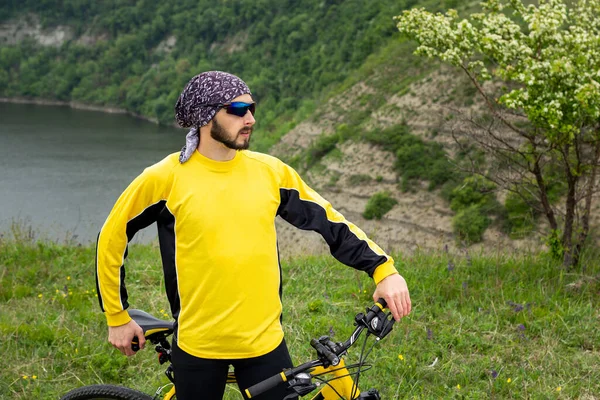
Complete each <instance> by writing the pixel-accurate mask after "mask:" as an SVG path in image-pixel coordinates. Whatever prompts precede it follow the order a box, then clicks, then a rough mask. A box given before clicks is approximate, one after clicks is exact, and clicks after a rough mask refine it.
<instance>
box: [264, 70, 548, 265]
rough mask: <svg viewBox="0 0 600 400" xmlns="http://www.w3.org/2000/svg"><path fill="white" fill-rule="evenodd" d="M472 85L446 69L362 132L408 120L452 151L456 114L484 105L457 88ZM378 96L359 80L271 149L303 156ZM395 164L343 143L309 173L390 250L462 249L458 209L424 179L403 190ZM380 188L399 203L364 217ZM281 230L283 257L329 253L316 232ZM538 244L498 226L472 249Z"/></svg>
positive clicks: (387, 155) (367, 147) (376, 151)
mask: <svg viewBox="0 0 600 400" xmlns="http://www.w3.org/2000/svg"><path fill="white" fill-rule="evenodd" d="M467 83H468V82H465V78H464V77H461V75H460V73H459V72H458V71H456V70H452V69H450V68H448V67H443V68H441V69H440V70H438V71H436V72H434V73H433V74H431V75H430V76H428V77H426V78H425V79H423V80H421V81H420V82H417V83H415V84H413V85H412V86H411V87H410V88H409V90H407V91H405V92H404V93H403V94H398V95H395V96H391V97H390V98H389V99H388V100H387V102H386V103H385V104H384V105H383V106H382V107H380V108H378V109H376V110H374V111H373V113H372V114H371V117H370V119H369V121H368V122H367V123H366V124H364V125H362V126H361V127H359V128H358V127H357V129H365V130H372V129H376V128H380V129H383V128H387V127H390V126H393V125H397V124H401V123H407V124H408V126H409V127H410V129H411V133H413V134H417V135H419V136H421V137H423V138H424V139H426V140H433V141H436V142H439V143H442V144H443V145H444V148H446V149H447V151H450V152H452V151H453V150H452V148H453V147H454V146H455V142H454V139H453V138H452V134H451V133H452V131H453V130H454V129H455V128H456V124H457V122H456V121H455V120H452V119H451V118H449V117H448V116H449V115H450V114H453V113H454V114H456V113H457V112H458V113H462V114H463V115H467V116H468V115H471V114H473V115H474V114H480V113H481V112H482V111H483V110H484V106H485V104H484V103H483V101H481V100H478V99H477V98H473V95H474V94H475V93H466V94H465V93H464V92H461V91H460V90H464V89H460V86H461V85H465V84H467ZM457 87H459V88H457ZM374 93H375V92H374V91H373V89H372V88H370V87H368V86H367V85H366V84H364V83H362V82H361V83H360V84H357V85H355V86H354V87H352V88H351V89H350V90H348V91H347V92H345V93H343V94H342V95H339V96H337V97H335V98H334V99H332V100H331V101H329V102H328V104H327V105H325V106H323V107H322V113H321V114H320V115H319V116H318V117H317V118H315V119H314V120H312V121H305V122H303V123H301V124H299V125H298V126H296V128H294V129H293V130H291V131H290V132H289V133H288V134H287V135H286V136H284V137H283V139H282V140H281V143H279V144H278V145H277V146H275V147H274V148H273V149H272V150H273V152H274V154H276V155H277V154H280V155H281V154H286V155H290V154H298V153H299V152H301V151H302V150H303V149H306V148H308V147H309V146H310V144H311V143H312V142H313V141H314V140H316V139H317V138H318V137H319V136H320V135H321V134H323V133H324V134H331V133H332V132H334V131H335V127H336V126H337V125H338V124H341V123H345V121H344V117H343V116H342V115H344V112H343V111H347V109H348V107H351V106H357V104H358V107H360V103H359V102H356V101H354V102H352V101H350V99H357V98H360V96H361V95H370V94H374ZM469 96H470V98H469ZM346 115H347V114H346ZM394 162H395V155H394V154H392V153H391V152H389V151H386V150H385V149H383V148H381V147H379V146H375V145H372V144H369V143H357V142H345V143H343V144H341V145H338V146H337V150H336V151H334V152H332V153H330V155H328V156H326V157H325V158H324V159H323V160H322V161H321V164H322V167H321V168H313V169H311V170H310V172H308V173H307V174H305V175H306V176H305V178H306V180H307V181H308V182H309V183H310V184H311V186H313V187H314V188H315V189H316V190H317V191H318V192H319V193H320V194H321V195H322V196H323V197H324V198H326V199H327V200H329V201H330V202H331V203H332V204H333V206H334V208H336V209H337V210H338V211H340V212H341V213H342V214H343V215H344V216H345V217H346V218H347V219H348V220H349V221H352V222H353V223H355V224H356V225H357V226H359V227H360V228H361V229H362V230H363V231H365V232H366V233H367V234H368V235H369V237H371V238H372V239H373V240H375V241H376V242H377V243H378V244H379V245H380V246H382V247H383V248H384V249H386V250H388V251H391V250H399V251H402V252H408V253H411V252H413V251H416V250H418V249H422V250H442V249H449V250H453V251H463V249H464V245H463V244H461V243H458V242H457V240H456V238H455V236H454V234H453V233H452V230H453V229H452V217H453V215H454V213H453V212H452V211H451V210H450V209H449V205H448V204H447V203H446V202H445V201H444V200H443V199H442V198H441V197H440V195H439V193H438V192H435V191H434V192H431V191H428V190H427V183H426V182H422V184H421V187H420V188H416V190H415V191H413V192H402V191H401V190H400V189H399V185H398V183H399V180H400V178H399V176H398V175H397V173H396V172H395V170H394ZM381 191H387V192H389V193H390V194H391V195H392V197H394V198H395V199H396V200H397V201H398V204H397V205H396V206H394V208H392V210H391V211H389V212H388V213H387V214H386V215H385V216H384V217H383V218H382V219H381V220H366V219H365V218H364V217H363V216H362V214H363V212H364V210H365V207H366V204H367V202H368V200H369V198H370V197H371V196H372V195H373V194H375V193H377V192H381ZM277 228H278V232H279V238H280V248H281V252H282V255H284V256H288V255H294V254H305V253H323V252H327V251H328V248H327V246H326V244H325V243H324V241H323V239H322V238H321V237H320V236H319V235H318V234H315V233H312V232H300V231H298V230H297V229H295V228H293V227H291V226H290V225H289V224H287V223H285V222H283V221H280V222H278V224H277ZM540 246H541V240H540V239H539V237H537V236H536V235H532V237H531V238H527V239H523V240H511V239H509V238H508V237H507V236H506V235H505V234H503V233H501V232H500V231H498V230H497V229H495V228H489V229H488V230H487V231H486V233H485V235H484V241H483V242H482V243H480V244H477V245H474V246H471V247H470V248H469V249H470V251H475V252H479V251H490V250H493V251H497V250H498V249H511V250H510V251H522V250H523V251H529V250H532V249H536V248H540Z"/></svg>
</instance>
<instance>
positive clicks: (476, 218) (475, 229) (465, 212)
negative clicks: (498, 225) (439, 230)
mask: <svg viewBox="0 0 600 400" xmlns="http://www.w3.org/2000/svg"><path fill="white" fill-rule="evenodd" d="M490 222H491V220H490V219H489V218H488V216H487V213H486V212H485V211H484V210H483V208H482V207H481V206H480V205H477V204H472V205H470V206H469V207H467V208H464V209H462V210H460V211H459V212H457V213H456V215H455V216H454V218H453V220H452V226H453V228H454V232H455V233H456V234H457V235H458V237H459V238H460V239H462V240H464V241H466V242H467V243H469V244H470V243H477V242H481V240H482V239H483V233H484V232H485V230H486V229H487V227H488V226H489V225H490Z"/></svg>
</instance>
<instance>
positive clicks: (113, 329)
mask: <svg viewBox="0 0 600 400" xmlns="http://www.w3.org/2000/svg"><path fill="white" fill-rule="evenodd" d="M134 336H137V337H138V339H139V346H140V349H143V348H144V345H145V344H146V338H145V337H144V331H143V330H142V328H141V327H140V326H139V325H138V324H137V322H135V321H134V320H131V321H129V322H128V323H126V324H125V325H120V326H109V327H108V341H109V343H110V344H112V345H113V346H114V347H115V348H117V349H118V350H119V351H120V352H121V353H123V354H124V355H126V356H132V355H134V354H135V351H133V349H132V348H131V341H132V340H133V337H134Z"/></svg>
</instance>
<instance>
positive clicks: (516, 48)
mask: <svg viewBox="0 0 600 400" xmlns="http://www.w3.org/2000/svg"><path fill="white" fill-rule="evenodd" d="M569 4H571V6H567V5H566V4H565V3H564V2H563V1H561V0H539V3H538V4H537V5H527V6H526V5H524V4H523V3H522V1H521V0H489V1H487V2H485V3H482V6H483V12H482V13H477V14H472V15H471V16H470V17H469V18H468V19H461V18H459V16H458V13H457V12H456V11H454V10H450V11H448V12H447V13H446V14H440V13H437V14H432V13H430V12H427V11H425V10H424V9H413V10H408V11H405V12H404V14H403V15H401V16H398V17H396V20H397V26H398V29H399V30H400V31H401V32H402V33H404V34H406V35H407V36H408V37H410V38H412V39H414V40H416V41H417V42H418V44H419V46H418V48H417V50H416V54H418V55H423V56H427V57H432V58H438V59H440V60H442V61H444V62H446V63H450V64H452V65H454V66H456V67H459V68H460V69H462V70H463V71H464V72H465V73H466V74H467V75H468V77H469V78H470V80H471V82H472V83H473V85H475V87H476V88H477V90H478V92H479V94H480V95H481V96H482V97H483V99H484V100H485V104H486V105H487V107H488V108H489V110H490V112H491V114H492V115H493V116H494V117H495V120H496V121H497V122H498V123H499V125H501V127H502V128H503V129H504V130H509V131H510V132H512V136H515V137H517V138H519V140H517V141H516V142H515V141H514V140H509V139H507V137H506V135H502V134H499V133H498V130H497V129H495V128H494V125H489V126H486V127H483V126H482V127H481V128H484V129H481V130H480V136H479V138H480V140H478V141H477V142H476V143H478V144H480V145H482V148H483V149H484V150H487V151H488V153H490V154H492V155H493V156H495V157H497V158H504V164H505V165H506V164H507V163H506V161H507V160H508V161H509V162H508V165H509V167H510V168H509V169H510V170H511V171H512V173H511V176H512V177H513V178H514V177H519V181H518V182H517V181H515V180H514V179H513V180H502V179H499V178H498V176H500V174H499V172H498V170H496V171H492V170H491V169H488V170H487V171H484V172H483V174H484V175H485V176H486V177H488V178H489V179H492V180H494V181H495V182H497V183H498V182H500V183H504V184H505V185H504V187H505V188H506V189H508V190H512V191H514V192H520V193H522V194H523V193H524V191H526V190H527V188H532V187H533V188H534V190H533V191H532V192H530V193H529V196H524V198H528V199H530V200H531V198H532V196H531V194H533V195H534V198H535V202H534V203H535V204H532V206H537V207H539V208H540V211H541V212H542V213H543V214H544V215H545V216H546V218H547V220H548V223H549V226H550V229H551V230H552V232H551V233H550V235H549V236H550V237H554V238H555V240H556V241H555V243H554V245H555V247H558V248H559V250H560V254H561V255H562V257H563V263H564V265H565V266H571V265H574V264H576V263H578V261H579V256H580V252H581V249H582V247H583V245H584V242H585V241H586V239H587V238H588V235H589V231H590V213H591V210H592V204H593V202H594V199H595V196H594V193H595V190H596V185H597V180H598V179H597V178H598V177H597V174H598V167H599V163H598V161H599V159H600V0H579V1H570V2H569ZM487 80H494V81H499V82H503V86H502V89H499V90H498V89H497V88H498V87H499V85H484V82H485V81H487ZM488 88H490V89H488ZM493 88H496V89H493ZM495 126H496V127H498V125H495ZM515 143H516V144H515ZM557 171H558V172H559V173H558V174H557ZM505 176H506V169H505ZM556 179H559V180H561V181H562V183H563V185H564V186H565V188H566V190H565V193H563V196H561V200H560V202H559V203H556V202H552V201H550V200H549V197H548V187H549V185H551V184H553V183H555V180H556Z"/></svg>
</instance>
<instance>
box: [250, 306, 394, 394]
mask: <svg viewBox="0 0 600 400" xmlns="http://www.w3.org/2000/svg"><path fill="white" fill-rule="evenodd" d="M386 306H387V303H386V301H385V300H384V299H382V298H380V299H379V300H377V302H376V303H375V304H374V305H373V306H372V307H371V308H369V309H367V314H366V315H364V314H358V315H357V316H356V318H355V322H356V323H357V325H358V326H357V328H356V329H355V330H354V333H352V335H351V336H350V339H348V340H347V341H346V342H344V343H343V344H342V345H341V346H336V351H335V352H334V351H331V350H330V349H328V348H327V346H325V345H324V344H322V343H321V342H320V341H319V340H316V339H312V340H311V345H313V347H314V348H315V349H317V353H319V352H320V353H321V354H323V355H324V356H325V357H326V359H327V360H328V361H329V362H330V363H331V365H334V366H335V365H337V364H338V363H339V356H340V355H341V354H343V353H344V352H346V350H348V348H349V347H350V346H352V344H354V342H355V341H356V339H357V338H358V336H359V335H360V333H361V332H362V331H363V329H365V328H367V329H369V324H371V323H372V321H373V319H374V318H375V317H376V316H377V315H378V314H379V313H380V312H382V311H383V310H384V309H385V308H386ZM359 317H360V318H359ZM359 322H360V323H359ZM393 322H394V320H393V319H392V320H391V323H392V324H393ZM390 330H391V325H390V326H389V328H388V329H386V330H385V331H384V332H385V333H384V334H382V335H381V337H384V336H385V335H387V333H389V331H390ZM378 337H379V336H378ZM313 343H314V344H313ZM323 350H325V351H323ZM334 361H335V362H334ZM321 365H323V361H321V360H314V361H309V362H307V363H305V364H302V365H300V366H298V367H296V368H292V369H288V370H285V371H283V372H281V373H279V374H277V375H273V376H271V377H270V378H267V379H265V380H264V381H261V382H258V383H257V384H256V385H253V386H250V387H249V388H248V389H246V390H245V392H246V396H248V398H249V399H251V398H253V397H256V396H258V395H260V394H262V393H264V392H266V391H267V390H269V389H272V388H274V387H275V386H277V385H279V384H281V383H283V382H287V381H288V378H289V377H293V376H295V375H296V374H298V373H300V372H304V371H306V370H308V369H310V368H314V367H317V366H321Z"/></svg>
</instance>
